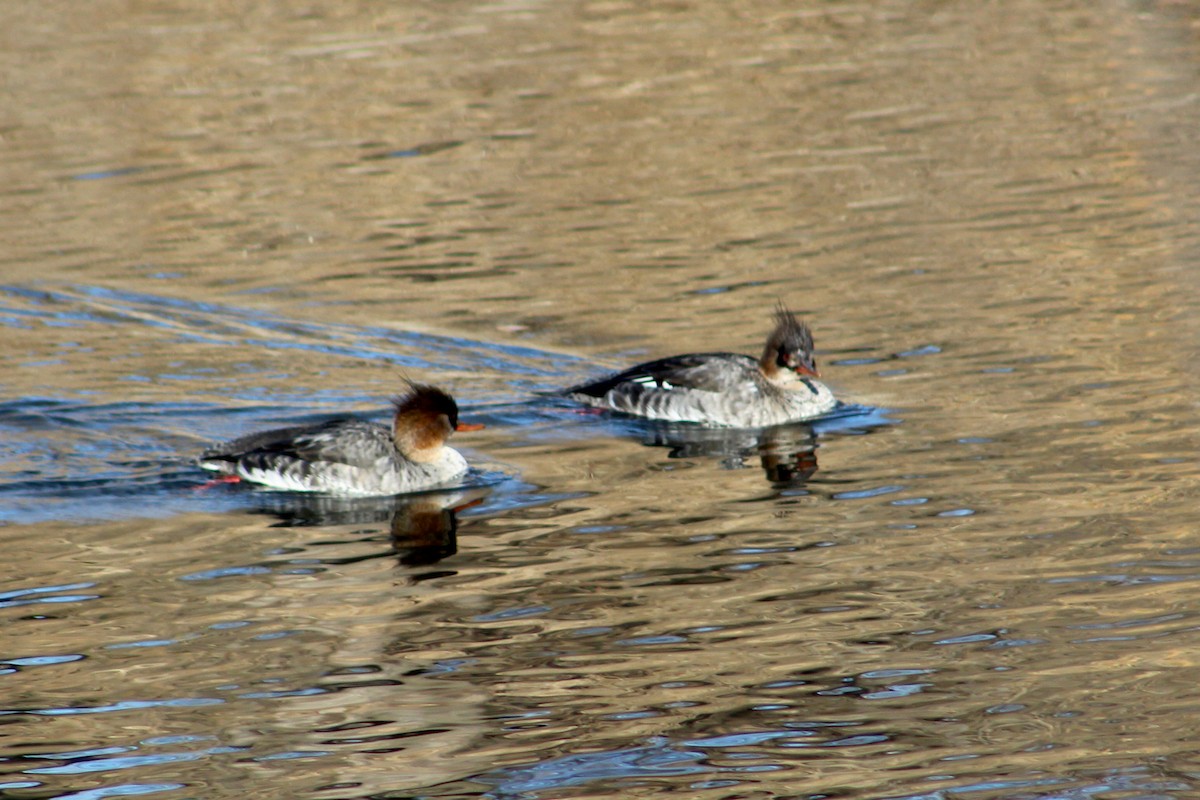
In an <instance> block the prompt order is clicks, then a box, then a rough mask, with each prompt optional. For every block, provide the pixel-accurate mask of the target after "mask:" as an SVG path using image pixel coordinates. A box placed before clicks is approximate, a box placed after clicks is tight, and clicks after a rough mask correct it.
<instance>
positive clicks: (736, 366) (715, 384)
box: [563, 353, 758, 397]
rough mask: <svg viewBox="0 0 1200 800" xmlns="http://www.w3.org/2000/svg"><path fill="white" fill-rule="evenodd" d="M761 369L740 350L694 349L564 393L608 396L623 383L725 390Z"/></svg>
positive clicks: (649, 387) (716, 390)
mask: <svg viewBox="0 0 1200 800" xmlns="http://www.w3.org/2000/svg"><path fill="white" fill-rule="evenodd" d="M731 367H733V369H731ZM757 369H758V363H757V362H756V361H755V360H754V359H753V358H751V357H750V356H746V355H741V354H740V353H690V354H688V355H682V356H671V357H669V358H660V359H659V360H658V361H650V362H647V363H645V364H638V365H637V366H636V367H630V368H629V369H627V370H625V371H624V372H618V373H617V374H616V375H610V376H608V377H607V378H602V379H600V380H598V381H594V382H592V383H581V384H579V385H578V386H572V387H571V388H570V389H566V390H565V391H564V392H563V394H567V395H572V394H583V395H588V396H591V397H604V395H606V394H607V393H608V392H609V391H611V390H612V389H615V388H616V387H617V386H620V385H621V384H634V385H635V386H640V387H642V388H646V389H654V388H658V389H666V390H670V389H690V390H694V391H701V392H725V391H729V390H731V389H732V388H733V387H734V386H736V385H738V384H739V383H742V382H744V381H745V380H746V378H747V376H748V375H751V374H753V372H754V371H756V370H757Z"/></svg>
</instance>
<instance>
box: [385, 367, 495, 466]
mask: <svg viewBox="0 0 1200 800" xmlns="http://www.w3.org/2000/svg"><path fill="white" fill-rule="evenodd" d="M408 386H409V391H408V392H407V393H406V394H403V395H400V396H399V397H397V398H395V399H394V400H393V401H392V403H393V404H394V405H395V406H396V418H395V420H394V421H393V423H392V437H393V438H394V439H395V441H396V447H397V449H399V450H400V452H401V453H402V454H403V455H404V457H405V458H407V459H409V460H410V461H433V460H434V459H436V458H437V457H438V454H439V452H440V451H441V449H442V448H443V447H444V446H445V445H446V440H447V439H449V438H450V434H452V433H454V431H456V430H459V431H466V430H479V429H480V428H482V427H483V426H482V425H467V424H463V423H460V422H459V421H458V403H456V402H454V398H453V397H451V396H450V395H449V394H447V393H446V392H443V391H442V390H441V389H439V388H437V387H436V386H429V385H428V384H423V383H409V385H408Z"/></svg>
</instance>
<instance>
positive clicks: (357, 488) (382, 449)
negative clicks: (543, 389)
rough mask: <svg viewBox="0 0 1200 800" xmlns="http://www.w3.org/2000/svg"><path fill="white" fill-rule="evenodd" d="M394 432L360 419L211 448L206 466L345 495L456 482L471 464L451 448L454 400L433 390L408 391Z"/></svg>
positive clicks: (271, 483) (456, 426)
mask: <svg viewBox="0 0 1200 800" xmlns="http://www.w3.org/2000/svg"><path fill="white" fill-rule="evenodd" d="M393 402H394V404H395V406H396V417H395V420H394V421H393V423H392V427H391V429H388V428H387V427H385V426H383V425H378V424H376V423H374V422H367V421H365V420H361V419H353V418H349V419H335V420H330V421H329V422H325V423H322V424H320V425H313V426H300V427H295V428H280V429H277V430H270V431H263V432H262V433H252V434H250V435H248V436H243V437H241V438H240V439H234V440H233V441H232V442H229V443H228V444H224V445H220V446H218V447H213V448H211V449H209V450H207V451H205V453H204V454H203V455H202V456H201V457H200V466H201V467H203V468H204V469H207V470H212V471H214V472H219V473H221V474H223V475H226V476H231V477H232V478H234V479H241V480H246V481H250V482H251V483H257V484H261V485H263V486H268V487H271V488H272V489H287V490H291V491H297V492H328V493H330V494H341V495H361V496H369V495H392V494H403V493H405V492H419V491H423V490H425V489H431V488H434V487H436V486H440V485H443V484H447V483H450V482H451V481H454V480H456V479H457V478H461V477H462V476H463V475H465V474H466V472H467V460H466V459H465V458H463V457H462V454H461V453H459V452H458V451H457V450H454V449H452V448H450V447H447V446H446V440H447V439H449V438H450V434H451V433H453V432H454V431H456V430H459V431H463V430H478V429H479V428H482V427H483V426H482V425H467V424H463V423H459V421H458V405H457V404H456V403H455V402H454V398H452V397H451V396H450V395H448V394H446V393H445V392H443V391H442V390H441V389H437V388H435V387H433V386H425V385H421V384H415V383H414V384H410V391H409V392H408V393H407V394H405V395H403V396H401V397H398V398H396V399H395V401H393Z"/></svg>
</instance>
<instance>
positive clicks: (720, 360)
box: [563, 306, 837, 428]
mask: <svg viewBox="0 0 1200 800" xmlns="http://www.w3.org/2000/svg"><path fill="white" fill-rule="evenodd" d="M812 351H813V340H812V332H811V331H809V329H808V326H807V325H805V324H804V323H803V322H799V321H797V319H796V317H795V316H794V315H793V314H792V313H791V312H789V311H788V310H787V309H785V308H783V307H782V306H780V307H779V308H778V309H777V310H776V312H775V329H774V330H773V331H772V332H771V335H770V336H769V337H768V338H767V344H766V347H764V348H763V354H762V357H761V358H759V359H758V360H755V359H754V358H752V357H751V356H746V355H741V354H740V353H693V354H689V355H682V356H671V357H670V358H663V359H659V360H658V361H650V362H648V363H645V364H638V365H637V366H636V367H631V368H629V369H627V370H625V371H624V372H620V373H618V374H616V375H612V376H610V377H608V378H604V379H602V380H599V381H595V382H593V383H583V384H580V385H578V386H572V387H571V388H569V389H566V390H565V391H563V394H564V395H565V396H567V397H569V398H571V399H573V400H576V401H578V402H580V403H585V404H587V405H589V406H596V407H598V408H607V409H611V410H613V411H622V412H624V413H626V414H636V415H637V416H640V417H649V418H651V419H662V420H670V421H673V422H698V423H701V424H704V425H718V426H724V427H731V428H763V427H767V426H770V425H782V424H784V423H787V422H799V421H801V420H806V419H812V418H814V417H819V416H821V415H822V414H825V413H827V412H828V411H830V410H832V409H833V408H834V406H836V405H837V400H836V399H835V398H834V396H833V392H831V391H830V390H829V387H828V386H826V385H825V384H823V383H821V382H820V381H818V380H816V378H818V377H820V373H818V372H817V363H816V361H815V360H814V359H813V352H812Z"/></svg>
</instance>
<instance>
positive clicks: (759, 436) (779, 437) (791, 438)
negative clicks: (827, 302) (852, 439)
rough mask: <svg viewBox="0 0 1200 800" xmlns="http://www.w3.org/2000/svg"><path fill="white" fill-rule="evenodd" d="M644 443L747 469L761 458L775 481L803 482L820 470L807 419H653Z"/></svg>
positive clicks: (679, 454) (674, 453)
mask: <svg viewBox="0 0 1200 800" xmlns="http://www.w3.org/2000/svg"><path fill="white" fill-rule="evenodd" d="M642 443H643V444H645V445H647V446H650V447H669V448H670V449H671V454H670V457H671V458H694V457H698V456H707V457H712V458H719V459H721V466H722V467H724V468H725V469H743V468H745V467H746V466H747V464H746V461H747V460H749V459H755V458H757V459H758V460H759V463H760V465H761V466H762V468H763V471H764V472H766V475H767V480H768V481H770V482H771V483H782V484H795V483H803V482H804V481H807V480H808V479H809V478H811V477H812V475H813V473H815V472H816V471H817V452H816V451H817V440H816V436H815V434H814V433H813V429H812V426H811V425H808V424H806V423H795V424H792V425H780V426H778V427H774V428H752V429H749V428H706V427H704V426H702V425H693V424H689V423H680V422H653V421H651V422H648V423H646V425H645V427H644V428H643V435H642Z"/></svg>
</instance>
